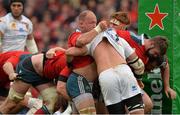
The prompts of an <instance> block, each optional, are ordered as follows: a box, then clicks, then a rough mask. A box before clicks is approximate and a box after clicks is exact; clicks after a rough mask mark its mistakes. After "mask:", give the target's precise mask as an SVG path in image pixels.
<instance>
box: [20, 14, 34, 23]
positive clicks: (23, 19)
mask: <svg viewBox="0 0 180 115" xmlns="http://www.w3.org/2000/svg"><path fill="white" fill-rule="evenodd" d="M22 21H23V22H26V23H28V24H32V22H31V20H30V19H29V18H28V17H26V16H24V15H22Z"/></svg>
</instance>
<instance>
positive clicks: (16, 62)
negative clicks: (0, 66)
mask: <svg viewBox="0 0 180 115" xmlns="http://www.w3.org/2000/svg"><path fill="white" fill-rule="evenodd" d="M6 62H10V63H11V64H12V65H13V67H16V65H17V64H18V62H19V57H18V56H12V57H10V58H9V59H8V60H7V61H6Z"/></svg>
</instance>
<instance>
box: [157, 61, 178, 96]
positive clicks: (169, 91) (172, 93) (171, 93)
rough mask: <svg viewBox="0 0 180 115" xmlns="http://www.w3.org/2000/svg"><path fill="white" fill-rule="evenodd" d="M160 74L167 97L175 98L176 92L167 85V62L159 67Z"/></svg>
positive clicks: (168, 71)
mask: <svg viewBox="0 0 180 115" xmlns="http://www.w3.org/2000/svg"><path fill="white" fill-rule="evenodd" d="M161 75H162V78H163V82H164V91H165V94H166V96H167V97H168V98H171V99H175V98H176V92H175V91H174V90H173V89H171V88H170V85H169V77H170V70H169V64H168V63H167V64H166V66H165V67H164V68H161Z"/></svg>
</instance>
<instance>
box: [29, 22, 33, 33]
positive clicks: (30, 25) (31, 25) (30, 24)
mask: <svg viewBox="0 0 180 115" xmlns="http://www.w3.org/2000/svg"><path fill="white" fill-rule="evenodd" d="M32 32H33V24H32V22H31V21H30V22H29V28H28V34H32Z"/></svg>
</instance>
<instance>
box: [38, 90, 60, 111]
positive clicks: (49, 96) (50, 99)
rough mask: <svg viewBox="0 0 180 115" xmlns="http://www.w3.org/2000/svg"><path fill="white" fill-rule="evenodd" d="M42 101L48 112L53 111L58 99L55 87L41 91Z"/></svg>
mask: <svg viewBox="0 0 180 115" xmlns="http://www.w3.org/2000/svg"><path fill="white" fill-rule="evenodd" d="M41 95H42V97H43V101H44V102H45V104H46V107H47V109H48V111H49V112H50V113H53V112H54V108H55V103H56V101H57V100H58V94H57V91H56V88H55V87H50V88H47V89H45V90H43V91H41Z"/></svg>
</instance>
